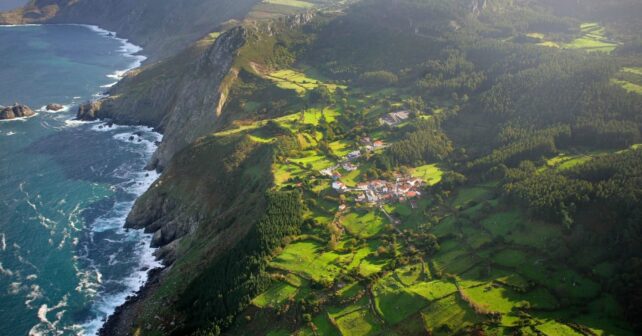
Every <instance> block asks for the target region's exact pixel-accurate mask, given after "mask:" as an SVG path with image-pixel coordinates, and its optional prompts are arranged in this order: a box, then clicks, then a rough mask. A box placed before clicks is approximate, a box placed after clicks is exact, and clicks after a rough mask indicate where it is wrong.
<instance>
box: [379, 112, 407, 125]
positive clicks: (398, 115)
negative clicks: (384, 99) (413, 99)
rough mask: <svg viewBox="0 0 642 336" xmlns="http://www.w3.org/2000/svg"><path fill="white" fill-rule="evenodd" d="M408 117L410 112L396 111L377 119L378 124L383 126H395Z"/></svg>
mask: <svg viewBox="0 0 642 336" xmlns="http://www.w3.org/2000/svg"><path fill="white" fill-rule="evenodd" d="M409 117H410V112H408V111H397V112H391V113H388V114H387V115H385V116H384V117H382V118H380V119H379V122H380V123H381V124H382V125H383V124H385V125H388V126H396V125H398V124H400V123H402V122H404V121H406V120H408V118H409Z"/></svg>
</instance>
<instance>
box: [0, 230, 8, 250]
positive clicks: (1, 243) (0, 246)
mask: <svg viewBox="0 0 642 336" xmlns="http://www.w3.org/2000/svg"><path fill="white" fill-rule="evenodd" d="M0 237H2V238H0V250H2V251H6V250H7V238H6V236H5V235H4V233H2V234H0Z"/></svg>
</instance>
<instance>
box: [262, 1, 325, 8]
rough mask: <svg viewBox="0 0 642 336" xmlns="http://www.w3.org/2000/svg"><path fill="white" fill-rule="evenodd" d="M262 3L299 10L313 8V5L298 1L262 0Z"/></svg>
mask: <svg viewBox="0 0 642 336" xmlns="http://www.w3.org/2000/svg"><path fill="white" fill-rule="evenodd" d="M264 2H265V3H268V4H274V5H284V6H291V7H299V8H311V7H314V4H311V3H309V2H305V1H300V0H264Z"/></svg>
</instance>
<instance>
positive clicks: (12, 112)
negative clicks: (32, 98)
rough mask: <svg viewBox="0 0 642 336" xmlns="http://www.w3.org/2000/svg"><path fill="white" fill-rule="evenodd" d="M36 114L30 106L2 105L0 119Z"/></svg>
mask: <svg viewBox="0 0 642 336" xmlns="http://www.w3.org/2000/svg"><path fill="white" fill-rule="evenodd" d="M35 114H36V112H34V111H33V110H32V109H31V108H30V107H29V106H27V105H21V104H18V103H16V104H14V105H13V106H9V107H4V106H0V120H11V119H16V118H26V117H32V116H34V115H35Z"/></svg>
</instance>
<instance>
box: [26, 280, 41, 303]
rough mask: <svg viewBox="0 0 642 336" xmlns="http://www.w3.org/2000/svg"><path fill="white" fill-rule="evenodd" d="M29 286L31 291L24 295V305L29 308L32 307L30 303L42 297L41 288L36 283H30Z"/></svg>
mask: <svg viewBox="0 0 642 336" xmlns="http://www.w3.org/2000/svg"><path fill="white" fill-rule="evenodd" d="M29 288H30V290H31V291H30V292H29V293H28V294H27V296H26V299H27V300H25V305H26V306H27V308H29V309H34V307H33V306H32V303H34V302H35V301H36V300H39V299H42V298H43V294H42V289H41V288H40V286H38V285H31V287H29Z"/></svg>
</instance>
